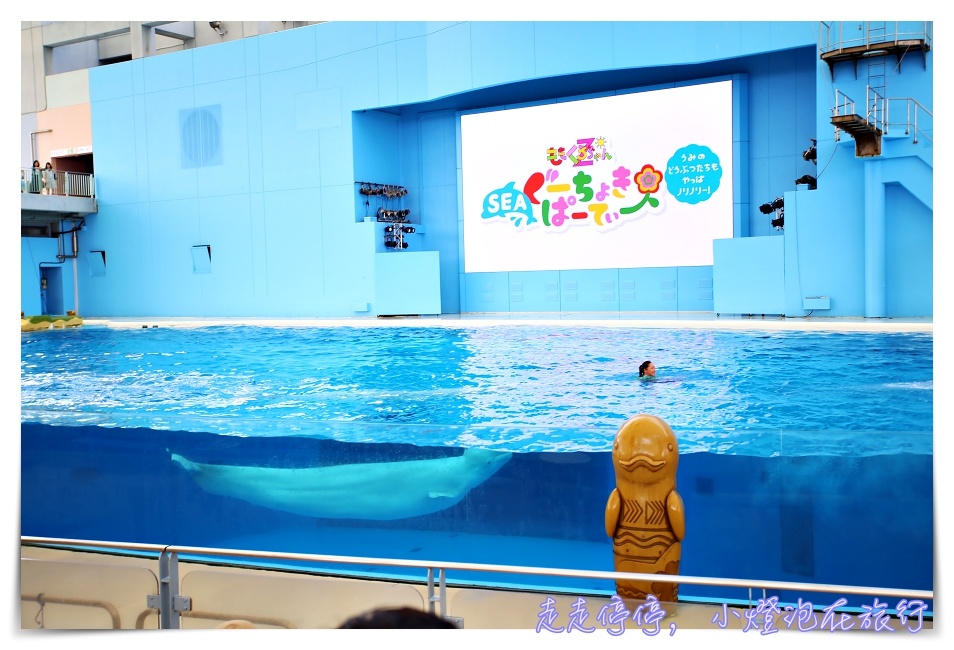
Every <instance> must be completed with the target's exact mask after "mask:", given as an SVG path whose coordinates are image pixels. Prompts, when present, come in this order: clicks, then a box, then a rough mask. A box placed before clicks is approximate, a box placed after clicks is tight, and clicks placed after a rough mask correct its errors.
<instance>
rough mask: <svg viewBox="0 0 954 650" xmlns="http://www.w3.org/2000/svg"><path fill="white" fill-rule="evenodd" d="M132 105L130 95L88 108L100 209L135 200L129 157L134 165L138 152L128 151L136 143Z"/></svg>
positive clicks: (94, 104)
mask: <svg viewBox="0 0 954 650" xmlns="http://www.w3.org/2000/svg"><path fill="white" fill-rule="evenodd" d="M134 106H135V104H134V102H133V98H132V97H131V96H128V97H123V98H121V99H109V100H106V101H99V102H95V103H92V104H91V106H90V111H91V113H92V115H91V122H92V124H91V127H92V131H93V143H94V144H93V150H94V151H95V152H96V191H97V203H98V204H99V206H100V209H102V208H103V206H107V205H110V204H120V203H133V202H135V201H136V199H137V191H136V183H135V179H136V176H135V175H134V173H131V171H133V170H130V158H131V157H132V160H133V163H134V164H135V161H136V158H135V156H136V155H137V153H138V152H132V151H130V150H129V143H130V142H136V133H137V129H136V123H135V119H134V116H135V114H136V112H135V110H134Z"/></svg>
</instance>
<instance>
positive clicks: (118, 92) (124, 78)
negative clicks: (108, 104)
mask: <svg viewBox="0 0 954 650" xmlns="http://www.w3.org/2000/svg"><path fill="white" fill-rule="evenodd" d="M132 94H133V66H132V65H104V66H100V67H98V68H91V69H90V71H89V100H90V102H103V101H107V100H110V99H119V98H120V97H129V96H130V95H132Z"/></svg>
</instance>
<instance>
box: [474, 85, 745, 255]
mask: <svg viewBox="0 0 954 650" xmlns="http://www.w3.org/2000/svg"><path fill="white" fill-rule="evenodd" d="M460 133H461V169H462V182H463V191H462V197H463V206H462V208H463V209H462V212H463V221H464V272H465V273H477V272H488V271H544V270H570V269H612V268H646V267H671V266H706V265H711V264H712V241H713V240H714V239H725V238H730V237H732V223H733V218H732V204H733V196H732V170H733V160H732V82H731V81H719V82H713V83H703V84H697V85H691V86H682V87H678V88H665V89H662V90H650V91H645V92H639V93H630V94H625V95H613V96H610V97H600V98H596V99H581V100H577V101H566V102H558V103H554V104H545V105H540V106H530V107H525V108H514V109H508V110H499V111H490V112H482V113H468V114H462V115H461V117H460Z"/></svg>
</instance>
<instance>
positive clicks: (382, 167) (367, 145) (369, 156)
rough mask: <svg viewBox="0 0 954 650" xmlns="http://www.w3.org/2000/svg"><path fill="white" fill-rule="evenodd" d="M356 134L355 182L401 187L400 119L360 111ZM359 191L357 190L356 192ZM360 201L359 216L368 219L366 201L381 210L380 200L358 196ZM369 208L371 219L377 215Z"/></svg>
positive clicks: (354, 124) (354, 121) (354, 123)
mask: <svg viewBox="0 0 954 650" xmlns="http://www.w3.org/2000/svg"><path fill="white" fill-rule="evenodd" d="M351 125H352V133H353V141H354V180H355V181H365V182H369V183H388V184H394V185H399V184H400V182H401V173H400V162H401V157H400V155H395V152H400V148H399V140H398V117H397V116H396V115H392V114H390V113H383V112H379V111H360V112H358V113H355V114H354V116H352V121H351ZM357 191H358V188H355V192H357ZM355 196H356V198H357V199H358V201H359V207H358V212H357V214H358V216H359V217H360V216H364V214H365V209H366V208H365V206H363V205H361V204H363V203H364V201H365V200H368V202H369V203H374V206H373V207H375V208H377V207H379V206H378V203H380V199H379V198H378V197H364V196H361V195H359V194H356V195H355ZM371 208H372V206H371V205H368V206H367V210H369V211H370V214H371V216H372V217H373V216H375V211H376V210H372V209H371Z"/></svg>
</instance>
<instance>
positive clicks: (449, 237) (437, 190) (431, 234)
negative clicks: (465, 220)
mask: <svg viewBox="0 0 954 650" xmlns="http://www.w3.org/2000/svg"><path fill="white" fill-rule="evenodd" d="M456 214H457V188H456V187H455V186H453V185H443V186H434V187H429V188H426V190H425V191H424V194H423V196H422V200H421V210H420V213H419V215H418V217H419V218H420V220H421V223H422V224H423V225H424V228H423V231H424V235H423V236H422V237H421V242H420V244H421V246H422V250H436V251H439V252H440V254H441V256H440V258H441V269H440V272H441V307H442V308H443V309H444V313H448V314H453V313H457V312H459V311H460V310H461V304H460V282H459V277H458V274H459V273H460V271H459V269H460V252H459V248H458V235H459V222H458V221H457V219H456ZM411 216H412V217H413V216H414V214H413V213H412V215H411Z"/></svg>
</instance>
